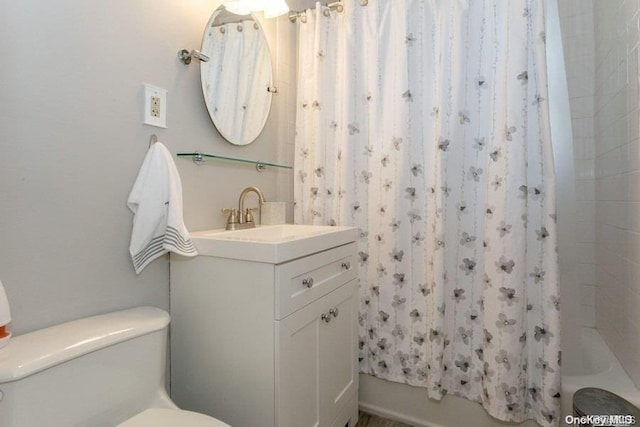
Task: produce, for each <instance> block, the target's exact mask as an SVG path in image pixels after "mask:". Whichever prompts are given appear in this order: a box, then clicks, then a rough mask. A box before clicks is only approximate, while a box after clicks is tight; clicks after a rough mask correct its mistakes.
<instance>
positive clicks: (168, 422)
mask: <svg viewBox="0 0 640 427" xmlns="http://www.w3.org/2000/svg"><path fill="white" fill-rule="evenodd" d="M175 426H180V427H231V426H229V424H226V423H223V422H222V421H220V420H216V419H215V418H213V417H209V416H207V415H204V414H199V413H197V412H191V411H185V410H182V409H167V408H151V409H147V410H146V411H143V412H140V413H139V414H138V415H136V416H134V417H131V418H129V419H128V420H126V421H125V422H123V423H122V424H120V425H118V427H175Z"/></svg>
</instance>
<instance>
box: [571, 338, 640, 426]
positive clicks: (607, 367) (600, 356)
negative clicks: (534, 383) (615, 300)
mask: <svg viewBox="0 0 640 427" xmlns="http://www.w3.org/2000/svg"><path fill="white" fill-rule="evenodd" d="M578 345H579V347H580V351H579V352H578V354H580V355H581V358H580V359H581V360H577V361H569V362H568V363H567V364H566V366H564V367H563V372H562V397H561V399H562V413H563V414H564V415H567V414H572V413H573V401H572V398H573V393H575V392H576V391H577V390H579V389H581V388H583V387H598V388H603V389H605V390H609V391H611V392H613V393H615V394H617V395H619V396H621V397H623V398H625V399H627V400H628V401H629V402H631V403H633V404H634V405H636V406H637V407H640V391H639V390H638V389H637V388H636V387H635V385H634V384H633V382H632V381H631V379H630V378H629V376H628V375H627V373H626V372H625V370H624V369H623V368H622V365H620V362H619V361H618V359H616V357H615V356H614V354H613V352H611V350H610V349H609V347H608V346H607V344H606V343H605V342H604V339H603V338H602V336H600V334H599V333H598V331H596V330H595V329H593V328H582V330H581V331H580V340H579V344H578ZM638 357H640V355H639V356H638ZM562 425H563V426H566V425H567V424H562Z"/></svg>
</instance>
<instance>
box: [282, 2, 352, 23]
mask: <svg viewBox="0 0 640 427" xmlns="http://www.w3.org/2000/svg"><path fill="white" fill-rule="evenodd" d="M325 6H327V8H328V9H329V10H335V11H337V12H338V13H342V11H343V10H344V6H343V5H342V0H338V1H335V2H333V3H327V4H326V5H325ZM326 13H328V12H326ZM326 16H329V15H326ZM298 18H300V22H302V23H303V24H304V23H306V22H307V14H306V12H305V11H303V10H302V11H292V12H291V13H290V14H289V21H291V22H296V20H297V19H298Z"/></svg>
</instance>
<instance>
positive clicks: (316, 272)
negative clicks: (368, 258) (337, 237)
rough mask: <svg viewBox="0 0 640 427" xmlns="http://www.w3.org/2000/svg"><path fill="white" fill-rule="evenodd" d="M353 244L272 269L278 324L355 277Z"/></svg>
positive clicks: (355, 266) (354, 247)
mask: <svg viewBox="0 0 640 427" xmlns="http://www.w3.org/2000/svg"><path fill="white" fill-rule="evenodd" d="M355 254H356V244H355V243H349V244H347V245H343V246H339V247H337V248H333V249H329V250H327V251H324V252H319V253H317V254H315V255H310V256H307V257H304V258H300V259H297V260H295V261H290V262H287V263H284V264H280V265H277V266H276V270H275V279H276V283H275V286H276V307H275V318H276V320H281V319H283V318H285V317H287V316H288V315H289V314H291V313H293V312H294V311H296V310H298V309H299V308H301V307H304V306H305V305H307V304H309V303H312V302H313V301H315V300H316V299H318V298H320V297H322V296H323V295H326V294H328V293H329V292H331V291H333V290H334V289H337V288H338V287H340V286H341V285H343V284H345V283H347V282H348V281H350V280H352V279H354V278H355V277H356V275H357V264H356V259H355Z"/></svg>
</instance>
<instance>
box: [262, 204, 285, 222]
mask: <svg viewBox="0 0 640 427" xmlns="http://www.w3.org/2000/svg"><path fill="white" fill-rule="evenodd" d="M286 212H287V204H286V203H285V202H265V203H263V204H262V218H261V223H262V225H278V224H284V223H285V222H286V220H287V214H286Z"/></svg>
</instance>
